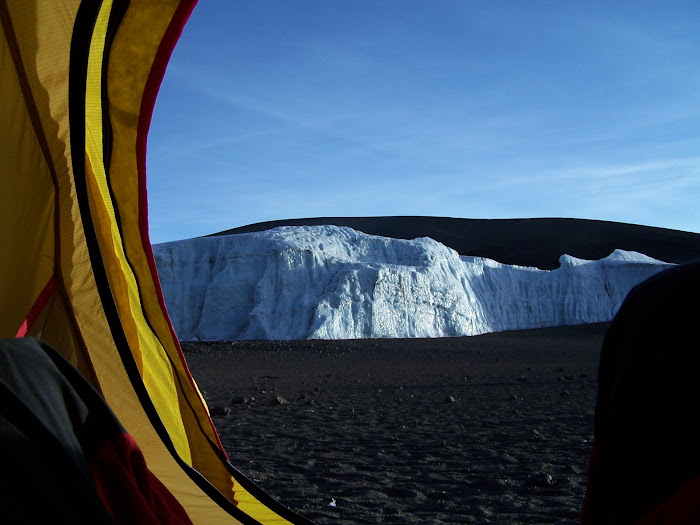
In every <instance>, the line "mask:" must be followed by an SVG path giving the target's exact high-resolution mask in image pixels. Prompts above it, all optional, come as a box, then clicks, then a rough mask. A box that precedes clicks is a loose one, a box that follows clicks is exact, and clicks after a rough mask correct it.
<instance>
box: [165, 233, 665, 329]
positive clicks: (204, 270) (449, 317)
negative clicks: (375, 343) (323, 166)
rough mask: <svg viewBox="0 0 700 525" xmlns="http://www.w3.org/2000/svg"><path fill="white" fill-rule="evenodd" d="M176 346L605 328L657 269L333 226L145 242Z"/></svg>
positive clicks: (644, 260)
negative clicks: (535, 256) (542, 265)
mask: <svg viewBox="0 0 700 525" xmlns="http://www.w3.org/2000/svg"><path fill="white" fill-rule="evenodd" d="M154 253H155V257H156V263H157V266H158V272H159V274H160V279H161V284H162V286H163V292H164V295H165V300H166V304H167V307H168V312H169V313H170V317H171V319H172V321H173V325H174V327H175V330H176V332H177V334H178V336H179V337H180V339H181V340H231V339H354V338H368V337H444V336H457V335H476V334H481V333H486V332H495V331H502V330H511V329H521V328H535V327H543V326H556V325H564V324H580V323H591V322H599V321H607V320H610V319H611V318H612V316H613V315H614V313H615V312H616V311H617V309H618V308H619V306H620V304H621V303H622V300H623V299H624V297H625V295H626V294H627V292H628V291H629V290H630V289H631V288H632V287H633V286H634V285H635V284H637V283H639V282H641V281H642V280H644V279H646V278H647V277H650V276H651V275H653V274H654V273H656V272H658V271H660V270H662V269H664V268H667V267H669V266H670V265H669V264H666V263H663V262H661V261H657V260H655V259H652V258H650V257H647V256H645V255H642V254H638V253H635V252H625V251H621V250H616V251H615V252H613V253H612V254H611V255H610V256H608V257H606V258H605V259H601V260H600V261H586V260H582V259H576V258H574V257H570V256H568V255H563V256H562V257H561V259H560V262H561V266H560V268H558V269H556V270H552V271H544V270H539V269H537V268H527V267H520V266H509V265H504V264H500V263H498V262H495V261H492V260H489V259H484V258H480V257H460V256H459V255H458V254H457V252H455V251H454V250H452V249H450V248H447V247H445V246H444V245H442V244H440V243H438V242H436V241H434V240H432V239H428V238H421V239H414V240H411V241H407V240H400V239H389V238H385V237H377V236H372V235H366V234H363V233H360V232H357V231H355V230H352V229H350V228H345V227H337V226H296V227H282V228H276V229H274V230H269V231H266V232H258V233H248V234H238V235H229V236H223V237H206V238H197V239H190V240H186V241H178V242H171V243H165V244H160V245H156V246H154Z"/></svg>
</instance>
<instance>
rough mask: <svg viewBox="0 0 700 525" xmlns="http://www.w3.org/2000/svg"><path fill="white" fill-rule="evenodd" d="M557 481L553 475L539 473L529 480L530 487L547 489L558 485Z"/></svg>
mask: <svg viewBox="0 0 700 525" xmlns="http://www.w3.org/2000/svg"><path fill="white" fill-rule="evenodd" d="M556 482H557V480H556V479H554V477H553V476H552V475H551V474H548V473H546V472H538V473H537V474H533V475H532V476H530V477H529V478H527V486H528V487H537V488H546V487H551V486H552V485H554V484H556Z"/></svg>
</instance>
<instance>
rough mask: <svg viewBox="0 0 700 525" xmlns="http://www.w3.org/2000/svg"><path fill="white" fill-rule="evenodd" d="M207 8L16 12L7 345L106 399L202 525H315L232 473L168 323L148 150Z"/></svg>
mask: <svg viewBox="0 0 700 525" xmlns="http://www.w3.org/2000/svg"><path fill="white" fill-rule="evenodd" d="M194 5H195V1H194V0H160V1H158V2H153V1H149V0H102V1H96V0H93V1H88V0H83V1H81V0H0V32H1V33H0V67H1V68H2V69H1V71H2V76H1V77H0V100H1V102H0V121H1V122H2V123H3V125H2V126H0V199H2V203H1V205H0V243H2V246H3V249H2V250H1V251H0V268H2V272H0V308H2V311H3V316H2V318H1V319H0V337H14V336H16V335H20V336H22V335H29V336H36V337H40V338H41V339H42V340H43V341H46V342H47V343H49V344H50V345H51V346H53V347H54V348H56V349H57V350H58V351H59V352H61V354H62V355H63V356H64V357H65V358H66V359H68V360H69V361H70V362H71V364H72V365H73V366H75V367H76V368H77V369H78V370H79V371H80V372H81V373H82V374H83V376H84V377H86V378H87V379H88V380H89V381H90V383H91V384H92V385H93V386H94V387H95V388H96V389H97V390H98V391H99V392H100V393H101V395H102V396H103V397H104V399H105V400H106V401H107V403H108V404H109V406H110V407H111V409H112V410H113V411H114V413H115V414H116V415H117V417H118V418H119V420H120V421H121V423H122V424H123V425H124V427H125V429H126V431H127V432H128V433H129V434H130V435H131V436H133V437H134V439H135V440H136V443H137V444H138V446H139V447H140V449H141V451H142V452H143V454H144V457H145V458H146V462H147V464H148V468H149V469H150V470H151V471H152V472H153V473H154V475H155V476H156V477H157V478H158V479H159V480H160V481H161V482H163V483H164V484H165V486H166V487H167V488H168V489H169V490H170V491H171V492H172V493H173V494H174V495H175V497H176V498H177V499H178V501H179V502H180V503H181V504H182V505H183V507H184V508H185V509H186V511H187V513H188V515H189V516H190V517H191V518H192V519H193V521H195V522H207V523H218V522H221V523H236V522H241V523H258V522H259V523H303V522H305V520H304V519H303V518H301V517H299V516H297V515H296V514H295V513H292V512H290V511H289V510H287V509H286V508H284V507H282V506H281V505H279V504H278V503H276V502H275V501H273V500H272V499H271V498H269V497H268V496H267V495H265V494H264V493H263V492H262V491H261V490H260V489H259V488H257V487H256V486H255V485H254V484H253V483H252V482H250V481H249V480H247V479H246V478H245V477H244V476H242V475H241V474H240V473H239V472H237V471H236V470H235V469H234V468H233V467H232V466H231V465H230V464H229V463H228V461H227V458H226V455H225V453H224V450H223V447H222V446H221V443H220V441H219V439H218V436H217V433H216V430H215V429H214V426H213V424H212V422H211V419H210V417H209V414H208V410H207V407H206V404H205V403H204V400H203V399H202V396H201V395H200V393H199V391H198V389H197V387H196V384H195V382H194V380H193V379H192V377H191V375H190V373H189V371H188V369H187V365H186V362H185V359H184V357H183V355H182V351H181V349H180V346H179V343H178V341H177V338H176V336H175V334H174V331H173V329H172V325H171V324H170V321H169V319H168V316H167V312H166V310H165V305H164V301H163V296H162V292H161V290H160V285H159V282H158V277H157V273H156V267H155V262H154V259H153V254H152V251H151V246H150V241H149V238H148V221H147V216H148V214H147V200H146V182H145V181H146V173H145V166H146V139H147V133H148V128H149V125H150V120H151V115H152V111H153V106H154V104H155V98H156V95H157V92H158V89H159V86H160V83H161V80H162V77H163V75H164V73H165V69H166V66H167V62H168V59H169V57H170V54H171V52H172V49H173V47H174V45H175V43H176V41H177V39H178V37H179V35H180V33H181V31H182V28H183V26H184V24H185V22H186V21H187V18H188V17H189V15H190V13H191V11H192V9H193V8H194Z"/></svg>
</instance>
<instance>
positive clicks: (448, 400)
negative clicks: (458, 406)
mask: <svg viewBox="0 0 700 525" xmlns="http://www.w3.org/2000/svg"><path fill="white" fill-rule="evenodd" d="M456 402H457V400H456V399H455V398H454V397H452V396H447V397H446V398H445V403H456Z"/></svg>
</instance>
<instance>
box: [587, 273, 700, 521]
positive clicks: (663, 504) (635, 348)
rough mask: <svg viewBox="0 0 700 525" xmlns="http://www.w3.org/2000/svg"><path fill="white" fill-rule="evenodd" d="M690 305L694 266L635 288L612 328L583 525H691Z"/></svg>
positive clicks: (694, 338) (696, 277)
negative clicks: (682, 524) (666, 524)
mask: <svg viewBox="0 0 700 525" xmlns="http://www.w3.org/2000/svg"><path fill="white" fill-rule="evenodd" d="M699 301H700V261H699V262H693V263H688V264H684V265H680V266H677V267H674V268H672V269H669V270H666V271H664V272H661V273H659V274H657V275H655V276H654V277H652V278H650V279H648V280H647V281H645V282H643V283H641V284H640V285H638V286H637V287H635V288H634V289H633V290H632V291H631V292H630V293H629V295H628V296H627V298H626V300H625V302H624V303H623V305H622V307H621V308H620V310H619V312H618V314H617V315H616V317H615V319H614V320H613V322H612V323H611V325H610V328H609V330H608V333H607V334H606V337H605V341H604V343H603V348H602V353H601V361H600V369H599V376H598V401H597V406H596V413H595V440H594V447H593V452H592V456H591V464H590V470H589V480H588V491H587V495H586V501H585V503H584V512H583V520H582V522H583V523H585V524H605V523H700V418H699V417H698V409H699V408H700V388H698V378H699V374H700V345H699V344H698V334H697V329H698V321H699V320H700V317H699V315H698V314H699V313H700V309H699V308H698V302H699ZM640 520H641V521H640Z"/></svg>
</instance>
